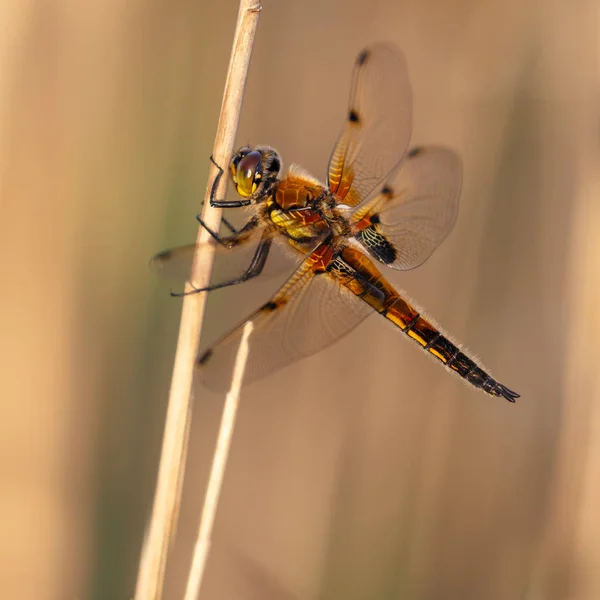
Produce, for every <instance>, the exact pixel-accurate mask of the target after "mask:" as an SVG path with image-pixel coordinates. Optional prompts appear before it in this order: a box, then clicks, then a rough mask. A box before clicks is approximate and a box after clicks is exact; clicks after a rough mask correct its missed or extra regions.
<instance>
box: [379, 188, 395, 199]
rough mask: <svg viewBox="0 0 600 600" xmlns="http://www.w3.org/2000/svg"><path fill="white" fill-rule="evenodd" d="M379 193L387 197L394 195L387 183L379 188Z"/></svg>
mask: <svg viewBox="0 0 600 600" xmlns="http://www.w3.org/2000/svg"><path fill="white" fill-rule="evenodd" d="M381 193H382V194H383V195H384V196H387V197H388V198H392V197H393V196H394V190H393V189H392V188H391V187H390V186H389V185H384V186H383V187H382V188H381Z"/></svg>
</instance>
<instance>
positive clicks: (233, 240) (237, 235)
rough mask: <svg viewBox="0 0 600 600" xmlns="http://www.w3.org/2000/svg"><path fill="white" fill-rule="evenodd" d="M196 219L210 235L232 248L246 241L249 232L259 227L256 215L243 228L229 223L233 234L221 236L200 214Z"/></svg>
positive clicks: (225, 246) (224, 245)
mask: <svg viewBox="0 0 600 600" xmlns="http://www.w3.org/2000/svg"><path fill="white" fill-rule="evenodd" d="M196 220H197V221H198V223H200V225H201V226H202V227H203V228H204V229H206V231H208V233H209V234H210V236H211V237H212V238H213V240H215V241H216V242H218V243H219V244H221V246H223V247H224V248H231V247H233V246H236V245H237V244H239V243H240V242H241V241H244V240H246V239H247V238H248V234H249V233H250V232H251V231H252V230H253V229H255V228H256V227H257V225H258V218H257V217H256V216H254V217H252V218H251V219H250V220H249V221H248V222H247V223H246V224H245V225H244V226H243V227H242V228H241V229H235V228H233V226H231V225H228V226H229V228H230V229H231V230H232V232H233V235H228V236H221V235H219V234H218V233H217V232H216V231H213V230H212V229H211V228H210V227H209V226H208V225H207V224H206V223H205V222H204V221H203V220H202V217H201V216H200V215H196Z"/></svg>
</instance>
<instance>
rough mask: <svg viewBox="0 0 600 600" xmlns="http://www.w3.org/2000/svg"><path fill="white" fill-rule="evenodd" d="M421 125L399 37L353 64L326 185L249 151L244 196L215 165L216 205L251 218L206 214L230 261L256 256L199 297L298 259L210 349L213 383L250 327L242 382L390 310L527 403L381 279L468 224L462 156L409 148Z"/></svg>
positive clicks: (234, 165) (165, 260) (187, 250)
mask: <svg viewBox="0 0 600 600" xmlns="http://www.w3.org/2000/svg"><path fill="white" fill-rule="evenodd" d="M411 126H412V92H411V86H410V81H409V76H408V69H407V65H406V59H405V57H404V54H403V53H402V51H401V50H400V49H399V48H397V47H396V46H395V45H393V44H390V43H375V44H372V45H371V46H369V47H367V48H365V49H364V50H362V51H361V52H360V53H359V54H358V57H357V58H356V61H355V65H354V70H353V74H352V82H351V89H350V100H349V105H348V111H347V113H346V119H345V123H344V125H343V128H342V131H341V133H340V135H339V138H338V140H337V142H336V144H335V147H334V149H333V152H332V154H331V158H330V160H329V166H328V170H327V181H326V183H323V182H321V181H319V180H318V179H316V178H315V177H313V176H312V175H310V174H309V173H308V172H306V171H305V170H304V169H302V168H301V167H299V166H296V165H292V166H291V167H290V168H289V170H288V171H287V173H286V174H285V175H284V176H281V172H282V160H281V156H280V155H279V153H278V152H277V151H276V150H275V149H274V148H272V147H270V146H255V147H251V146H244V147H242V148H240V149H238V150H237V151H236V152H235V153H234V155H233V157H232V158H231V161H230V163H229V176H230V179H231V182H232V183H233V186H234V187H235V189H236V191H237V194H238V196H239V197H238V198H237V199H232V200H227V199H219V198H217V193H216V190H217V188H218V184H219V181H220V179H221V177H222V176H223V174H224V170H223V169H222V168H221V167H220V166H219V165H216V166H217V168H218V173H217V176H216V177H215V180H214V183H213V185H212V188H211V189H212V191H211V194H210V204H211V205H212V206H214V207H218V208H227V209H240V208H245V210H249V211H250V216H249V218H248V220H247V222H246V223H245V225H243V226H242V227H241V228H236V227H234V226H233V225H232V224H231V223H230V222H229V221H227V220H224V221H223V223H224V227H226V228H227V229H228V230H229V231H228V232H227V235H221V234H220V233H219V232H216V231H212V230H211V229H209V228H208V227H207V226H206V224H205V223H204V222H203V221H202V219H201V218H200V216H198V217H197V218H198V220H199V221H200V223H201V225H203V226H204V227H205V228H207V230H208V232H209V233H210V238H211V239H210V242H209V243H210V244H212V245H214V246H215V247H218V248H222V249H223V250H224V252H225V254H226V255H229V256H231V258H232V260H231V264H232V265H235V264H238V263H237V261H236V260H233V258H234V257H235V256H236V255H237V254H239V253H240V251H241V255H242V256H245V257H246V261H247V262H246V265H245V267H244V268H242V269H240V271H238V273H232V276H230V277H225V278H224V279H223V280H222V281H217V282H212V283H211V284H210V285H209V286H208V287H206V288H202V289H195V290H192V292H191V293H196V292H209V291H212V290H215V289H219V288H223V287H229V286H233V285H238V284H241V283H243V282H246V281H248V280H250V279H253V278H255V277H258V276H259V275H261V274H264V273H266V272H268V271H269V268H270V267H269V266H270V265H271V264H274V265H278V264H280V263H279V262H278V261H277V259H275V258H274V257H275V256H280V255H282V254H283V255H286V254H287V255H288V256H290V255H291V257H292V258H293V259H295V262H294V264H293V267H292V270H291V271H290V272H291V275H289V277H288V279H287V280H286V281H285V283H284V284H283V285H282V286H281V287H280V288H279V290H278V291H277V292H276V293H275V294H274V295H273V296H272V297H271V298H270V299H269V300H268V301H267V302H266V303H264V304H263V305H262V306H260V308H258V309H257V310H255V311H254V312H252V313H251V314H250V315H248V316H247V317H246V318H245V319H244V321H243V322H242V323H241V324H239V325H238V326H237V327H235V328H234V329H233V330H232V331H230V332H229V333H228V334H227V335H225V336H224V337H222V338H221V339H220V340H219V341H217V342H216V343H215V344H214V345H212V346H211V347H209V348H207V349H205V350H204V351H202V352H201V353H200V354H199V356H198V359H197V376H198V377H199V378H200V380H201V381H202V383H203V384H204V385H205V386H206V387H208V388H209V389H213V390H219V391H223V390H226V389H228V385H229V380H230V377H231V373H232V370H233V364H234V361H235V357H236V353H237V349H238V345H239V342H240V339H241V336H242V331H243V329H244V326H245V325H246V323H247V322H248V321H252V322H253V325H254V328H253V333H252V335H251V338H250V354H249V357H248V362H247V365H246V372H245V379H244V380H245V383H249V382H252V381H255V380H257V379H260V378H262V377H265V376H267V375H270V374H272V373H274V372H275V371H276V370H278V369H280V368H283V367H285V366H287V365H290V364H292V363H294V362H296V361H298V360H300V359H302V358H305V357H307V356H310V355H312V354H314V353H316V352H318V351H319V350H321V349H323V348H325V347H327V346H329V345H331V344H333V343H334V342H336V341H337V340H339V339H340V338H341V337H343V336H345V335H346V334H348V333H349V332H350V331H352V330H353V329H354V328H355V327H356V326H357V325H359V324H360V323H361V322H362V321H363V320H364V319H365V318H367V317H368V316H369V315H372V314H379V315H381V316H382V317H383V318H385V319H387V320H388V321H389V322H390V323H391V324H392V325H394V326H395V327H396V328H398V329H399V330H400V331H402V332H403V333H404V334H406V336H407V337H409V338H411V339H412V340H413V341H414V342H416V344H417V345H418V346H419V347H420V348H421V349H422V350H424V351H425V352H427V353H429V354H430V355H432V356H434V357H435V358H436V359H438V360H439V361H440V363H441V364H442V365H444V366H445V367H446V369H448V370H449V371H451V372H453V373H455V374H457V375H458V376H460V377H461V378H463V379H464V381H466V382H468V384H470V385H472V386H474V387H475V388H478V389H480V390H482V391H484V392H486V393H487V394H489V395H491V396H496V397H501V398H505V399H506V400H508V401H510V402H515V400H516V399H517V398H519V394H517V393H516V392H514V391H512V390H511V389H509V388H508V387H506V386H505V385H503V384H502V383H500V382H498V381H497V380H496V379H494V378H493V377H492V376H491V375H490V373H489V372H488V371H487V369H486V368H485V367H483V366H482V365H481V364H480V363H479V361H478V360H476V359H475V358H474V357H473V356H469V354H468V353H467V352H466V351H463V350H462V349H461V347H460V346H459V344H458V343H456V342H455V341H452V339H451V338H450V337H449V336H448V335H446V334H445V333H443V332H442V330H441V329H440V328H439V327H438V326H436V325H435V324H434V323H433V321H432V320H431V319H430V318H428V317H427V316H425V315H424V314H423V313H422V312H421V311H420V310H417V308H415V307H414V306H413V304H412V303H411V301H409V300H408V299H407V297H406V296H405V294H404V293H401V292H399V291H397V290H396V288H395V287H394V286H393V285H392V284H391V283H389V282H388V280H387V279H386V277H385V276H384V275H383V273H382V267H386V268H388V267H389V268H392V269H396V270H400V271H407V270H410V269H414V268H415V267H418V266H420V265H421V264H423V263H424V262H425V261H426V260H427V259H428V258H429V257H430V256H431V254H432V253H433V251H434V250H435V249H436V248H437V247H438V246H439V245H440V244H441V242H442V241H443V240H444V239H445V238H446V237H447V235H448V234H449V233H450V231H451V230H452V228H453V226H454V223H455V221H456V218H457V212H458V199H459V196H460V190H461V185H462V162H461V159H460V157H459V156H458V154H457V153H456V152H455V151H453V150H451V149H449V148H446V147H443V146H420V147H413V148H411V149H409V141H410V135H411ZM213 162H214V161H213ZM215 164H216V163H215ZM194 250H195V245H188V246H184V247H180V248H175V249H171V250H167V251H164V252H162V253H160V254H158V255H157V256H156V257H155V258H154V259H153V264H154V267H155V268H156V269H157V270H163V269H165V268H168V267H169V265H172V264H177V263H181V262H182V261H183V263H184V264H185V265H186V269H189V266H190V264H191V260H192V256H193V253H194ZM200 250H202V249H200ZM187 273H188V274H189V270H188V271H187ZM188 293H189V292H188ZM174 295H179V294H174Z"/></svg>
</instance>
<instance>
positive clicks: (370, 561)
mask: <svg viewBox="0 0 600 600" xmlns="http://www.w3.org/2000/svg"><path fill="white" fill-rule="evenodd" d="M263 5H264V8H263V12H262V15H261V20H260V24H259V29H258V34H257V39H256V45H255V50H254V55H253V60H252V65H251V69H250V75H249V81H248V87H247V91H246V97H245V104H244V107H243V112H242V117H241V126H240V130H239V135H238V143H240V144H244V143H247V142H250V143H253V144H256V143H267V144H270V145H273V146H275V147H276V148H278V150H279V151H280V152H281V153H282V155H283V158H284V161H286V162H287V164H289V163H290V162H297V163H300V164H301V165H302V166H304V167H306V168H307V169H309V170H310V171H311V172H312V173H313V174H315V175H316V176H319V177H324V175H325V169H326V164H327V160H328V158H329V154H330V151H331V149H332V147H333V143H334V141H335V139H336V136H337V133H338V130H339V128H340V127H341V124H342V122H343V118H344V115H345V111H346V102H347V95H348V88H349V82H350V74H351V68H352V64H353V61H354V58H355V55H356V54H357V52H358V51H359V50H360V49H361V48H362V47H363V46H364V45H366V44H368V43H370V42H372V41H375V40H392V41H394V42H396V43H397V44H398V45H399V46H400V47H402V48H403V49H404V51H405V53H406V56H407V60H408V65H409V70H410V76H411V80H412V85H413V89H414V133H413V138H412V142H413V143H414V144H426V143H437V144H446V145H448V146H451V147H453V148H455V149H457V150H458V151H459V152H460V154H461V155H462V157H463V160H464V186H463V192H462V197H461V206H460V213H459V218H458V222H457V225H456V227H455V229H454V232H453V233H452V234H451V235H450V237H449V238H448V239H447V241H446V242H445V243H444V244H443V246H442V248H441V249H440V250H438V251H437V252H436V253H435V254H434V256H433V257H432V258H431V259H430V260H429V261H428V262H427V263H426V264H425V265H424V266H423V267H421V268H419V269H417V270H415V271H414V272H409V273H392V274H391V276H390V279H391V280H392V281H393V282H394V283H396V284H397V285H398V286H399V287H400V288H402V289H405V290H407V292H408V294H409V296H410V297H412V298H413V299H415V300H416V301H417V303H418V304H419V305H421V306H423V307H424V308H425V309H426V311H427V313H428V314H429V315H431V316H433V317H434V318H435V319H436V320H437V321H438V322H439V323H440V324H441V325H442V326H443V327H444V328H445V329H446V330H447V331H448V332H449V333H450V334H451V335H453V336H454V337H456V338H457V339H458V340H460V341H461V342H462V343H463V344H465V345H466V346H467V347H468V348H471V349H472V350H473V351H474V352H476V353H477V355H478V356H480V357H481V359H482V361H483V362H484V364H485V365H487V366H489V368H490V369H491V371H492V372H493V373H494V374H495V375H496V376H497V378H498V379H499V380H500V381H502V382H503V383H506V384H507V385H508V386H509V387H510V388H512V389H514V390H516V391H518V392H519V393H520V394H521V396H522V398H521V399H520V400H519V401H518V403H517V404H516V405H511V404H509V403H508V402H505V401H502V400H499V399H492V398H489V397H487V396H486V395H484V394H482V393H480V392H477V391H475V390H472V389H470V388H467V387H466V386H465V385H463V384H462V383H461V382H460V381H459V379H458V378H456V377H453V376H450V375H449V374H448V372H447V371H446V370H445V369H443V368H441V367H440V365H439V364H436V362H435V361H431V360H429V359H428V358H427V356H425V354H424V353H423V352H420V351H418V350H417V349H416V347H415V345H414V344H412V343H409V342H408V341H407V340H406V339H404V336H402V335H399V334H398V333H397V332H396V331H394V329H393V328H392V327H391V326H389V324H388V323H387V322H386V321H385V320H384V319H378V318H375V317H373V318H372V319H369V320H367V321H366V322H365V323H364V324H363V325H361V326H360V327H359V328H358V329H357V330H356V331H355V332H353V333H352V334H351V335H349V336H348V337H346V338H345V339H343V340H342V341H340V342H339V343H338V344H337V345H335V346H333V347H331V348H329V349H327V350H325V351H323V352H321V353H319V354H318V355H316V356H314V357H311V358H310V359H307V360H305V361H303V362H302V363H300V364H298V365H297V367H295V368H293V369H287V370H283V371H281V372H279V373H277V374H276V375H273V376H272V377H270V378H268V379H266V380H264V381H261V382H259V383H256V384H253V385H251V386H249V387H247V388H245V389H244V392H243V396H242V406H241V412H240V415H239V420H238V423H237V428H236V433H235V438H234V442H233V446H232V453H231V457H230V463H229V468H228V471H227V474H226V478H225V484H224V489H223V495H222V502H221V505H220V509H219V513H218V516H217V522H216V529H215V540H214V546H213V554H212V556H211V559H210V562H209V565H208V572H207V579H206V582H205V586H204V588H203V598H214V599H218V600H229V599H236V600H244V599H250V600H258V599H259V598H260V599H266V600H271V599H273V600H276V599H282V600H283V599H285V600H291V599H292V598H294V599H297V600H335V599H344V600H359V599H367V598H369V599H375V598H377V599H381V600H383V599H405V598H406V599H411V600H413V599H414V600H506V599H519V600H555V599H556V600H559V599H569V600H594V599H597V598H599V597H600V569H599V568H598V566H599V565H600V511H598V509H597V507H598V506H600V483H599V481H600V480H599V478H598V473H599V472H600V471H599V469H600V405H599V401H600V391H599V390H600V375H599V372H598V366H597V364H596V361H597V355H598V350H599V348H598V339H600V338H599V334H600V317H599V316H598V314H599V313H598V310H597V306H598V299H599V298H600V295H599V293H598V292H599V290H600V241H598V240H599V239H600V238H599V237H598V234H597V231H598V230H599V229H600V205H599V203H598V194H599V192H600V171H599V170H598V160H599V158H600V153H599V144H598V140H599V134H600V123H599V119H598V117H599V105H598V100H599V98H598V62H597V60H598V50H599V47H598V31H597V30H598V23H599V20H598V6H597V3H596V2H594V1H593V0H581V1H579V2H560V1H559V0H544V1H539V2H536V1H533V0H531V1H529V2H522V1H521V0H502V1H501V0H479V1H469V0H451V1H448V0H430V1H428V2H423V1H422V0H419V1H418V0H405V1H402V2H397V1H394V0H387V1H386V0H381V1H373V2H364V1H358V0H351V1H350V0H344V1H342V0H306V1H304V2H273V1H271V0H264V2H263ZM236 15H237V1H236V0H220V1H219V2H203V1H201V0H200V1H198V0H172V1H171V2H165V1H160V0H144V1H141V0H109V1H105V2H88V3H84V2H78V1H76V0H45V1H43V2H42V1H39V0H4V1H3V2H2V3H0V185H1V187H0V207H1V208H0V210H1V212H0V228H1V229H0V247H1V252H0V256H1V257H2V258H1V259H0V265H1V269H2V282H3V286H2V294H1V296H0V298H1V299H0V302H1V310H0V365H2V366H1V370H2V376H1V377H0V398H1V400H2V413H3V416H2V419H0V456H1V467H2V492H1V493H0V515H1V519H2V535H1V541H0V572H1V577H0V581H1V582H0V586H1V588H2V597H3V598H7V599H8V598H10V599H11V600H16V599H19V600H20V599H35V600H39V599H41V598H44V599H45V598H48V599H57V600H58V599H61V600H63V599H68V598H70V599H83V600H88V599H98V600H100V599H102V600H105V599H111V600H113V599H115V600H116V599H123V600H126V599H128V598H131V597H132V595H133V591H134V584H135V578H136V571H137V566H138V559H139V554H140V548H141V545H142V540H143V534H144V528H145V524H146V521H147V518H148V515H149V512H150V508H151V504H152V499H153V490H154V483H155V477H156V472H157V463H158V457H159V449H160V443H161V439H162V427H163V422H164V416H165V411H166V400H167V394H168V387H169V381H170V371H171V368H172V361H173V353H174V348H175V340H176V334H177V327H178V319H179V312H180V306H181V302H180V300H178V299H173V298H170V297H169V294H168V292H169V285H168V284H167V285H165V283H164V282H160V281H158V280H157V278H156V277H155V276H154V275H153V274H152V273H151V272H150V271H149V269H148V259H149V258H150V257H151V256H152V255H153V254H154V253H155V252H157V251H159V250H161V249H163V248H165V247H169V246H174V245H179V244H182V243H186V242H190V241H193V240H194V239H195V236H196V231H197V228H196V222H195V220H194V215H195V214H196V213H197V212H198V211H199V210H200V202H201V199H202V198H203V196H204V191H205V186H206V176H207V170H208V157H209V155H210V153H211V150H212V144H213V137H214V132H215V127H216V121H217V116H218V112H219V107H220V102H221V95H222V91H223V83H224V78H225V72H226V67H227V63H228V60H229V52H230V46H231V39H232V35H233V30H234V26H235V20H236ZM265 285H266V286H267V288H266V292H267V293H269V292H270V291H272V284H268V283H265ZM269 285H271V287H269ZM251 308H253V306H250V302H249V301H248V299H247V298H246V297H245V296H244V293H243V292H242V293H241V294H240V293H239V291H238V293H237V294H236V293H235V292H232V293H231V294H229V295H227V294H224V295H219V296H218V297H216V299H215V298H212V300H211V304H210V305H209V313H208V326H209V327H210V328H211V329H213V330H214V331H218V332H222V331H224V330H225V329H227V328H228V327H229V326H231V325H232V324H233V323H234V322H235V321H236V320H237V318H238V317H237V316H236V317H235V318H234V317H233V316H232V314H233V312H235V310H237V311H239V312H240V314H243V313H246V312H248V311H249V310H250V309H251ZM323 365H326V369H323V368H322V367H323ZM222 401H223V397H222V396H219V395H216V394H211V393H208V392H206V391H204V390H201V389H200V390H197V392H196V398H195V405H194V418H193V424H192V431H191V442H190V451H189V460H188V471H187V476H186V482H185V489H184V500H183V506H182V511H181V520H180V525H179V535H178V538H177V541H176V544H175V546H174V548H173V551H172V553H171V555H170V557H169V563H168V572H167V582H166V589H165V597H166V598H168V599H171V598H173V599H174V598H180V597H181V595H182V592H183V589H184V583H185V578H186V575H187V571H188V568H189V564H190V553H191V549H192V545H193V542H194V538H195V534H196V527H197V522H198V516H199V510H200V505H201V501H202V497H203V492H204V486H205V482H206V475H207V471H208V466H209V463H210V459H211V454H212V446H213V444H214V440H215V436H216V428H217V424H218V420H219V418H220V413H221V408H222Z"/></svg>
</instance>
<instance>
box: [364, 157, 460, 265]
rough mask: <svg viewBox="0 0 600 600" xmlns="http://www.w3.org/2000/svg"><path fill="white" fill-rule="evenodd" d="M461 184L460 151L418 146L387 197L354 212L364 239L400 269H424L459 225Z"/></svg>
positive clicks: (371, 249) (386, 188) (382, 195)
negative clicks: (456, 225) (420, 267)
mask: <svg viewBox="0 0 600 600" xmlns="http://www.w3.org/2000/svg"><path fill="white" fill-rule="evenodd" d="M461 184H462V163H461V160H460V157H459V155H458V154H457V153H456V152H454V151H453V150H450V149H449V148H443V147H440V146H429V147H424V148H413V149H412V150H410V151H409V152H408V153H407V155H406V157H405V159H404V161H403V162H402V164H401V166H400V168H399V170H398V172H397V173H396V175H395V176H394V177H393V178H392V179H391V180H390V181H389V183H387V184H386V185H385V186H384V187H383V188H382V191H381V193H380V194H379V195H378V196H376V197H375V198H373V199H372V200H370V201H369V202H368V203H367V204H365V205H364V206H363V207H359V209H358V210H357V211H355V213H354V214H353V220H354V221H355V222H358V224H359V228H360V229H361V232H360V234H359V235H358V236H357V239H358V241H359V242H360V243H361V244H362V245H363V247H364V248H366V249H367V250H368V252H369V253H370V254H371V255H372V256H374V257H375V258H377V259H378V260H379V261H380V262H383V263H385V264H387V265H388V266H390V267H392V268H394V269H399V270H402V271H406V270H409V269H414V268H415V267H418V266H419V265H421V264H422V263H423V262H425V261H426V260H427V259H428V258H429V257H430V256H431V254H432V253H433V251H434V250H435V249H436V248H437V247H438V246H439V245H440V244H441V243H442V241H443V240H444V239H445V238H446V236H447V235H448V234H449V233H450V231H451V230H452V228H453V227H454V223H455V222H456V217H457V214H458V199H459V196H460V189H461Z"/></svg>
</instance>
